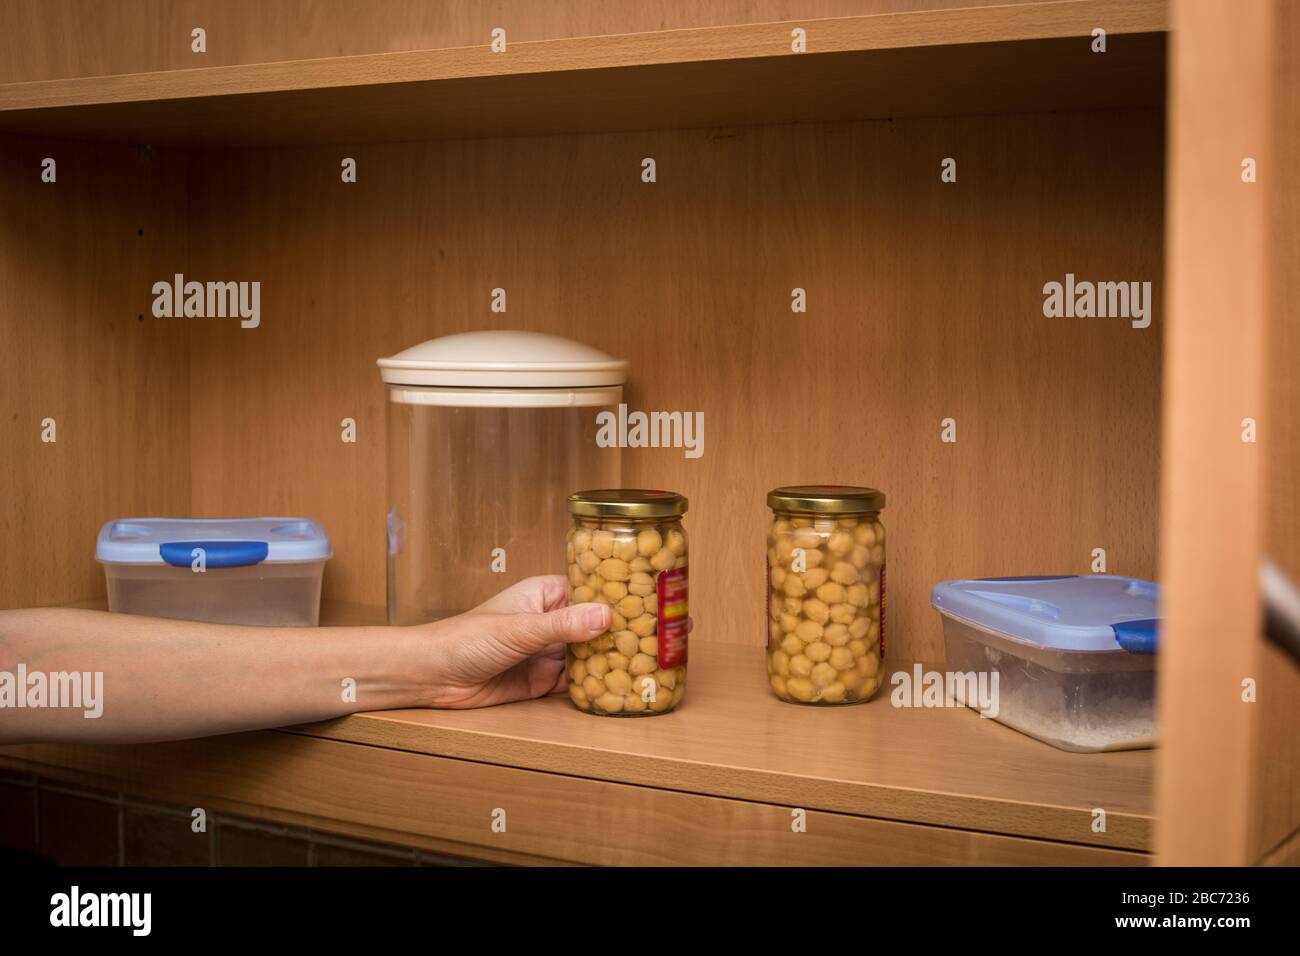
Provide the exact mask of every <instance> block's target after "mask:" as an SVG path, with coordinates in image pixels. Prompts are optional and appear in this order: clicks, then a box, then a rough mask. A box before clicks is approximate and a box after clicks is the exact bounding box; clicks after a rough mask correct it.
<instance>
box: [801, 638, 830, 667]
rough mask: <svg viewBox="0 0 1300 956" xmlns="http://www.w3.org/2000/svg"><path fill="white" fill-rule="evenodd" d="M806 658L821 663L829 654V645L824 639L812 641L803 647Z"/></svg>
mask: <svg viewBox="0 0 1300 956" xmlns="http://www.w3.org/2000/svg"><path fill="white" fill-rule="evenodd" d="M803 652H804V653H805V654H806V655H808V659H809V660H812V661H816V662H817V663H819V664H820V663H821V662H822V661H824V660H826V659H827V658H829V657H830V656H831V646H830V645H829V644H827V643H826V642H825V641H814V642H813V643H811V644H809V645H808V646H807V647H805V648H804V649H803Z"/></svg>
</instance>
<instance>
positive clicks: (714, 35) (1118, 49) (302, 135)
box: [0, 0, 1165, 146]
mask: <svg viewBox="0 0 1300 956" xmlns="http://www.w3.org/2000/svg"><path fill="white" fill-rule="evenodd" d="M1164 21H1165V7H1164V3H1163V2H1162V0H1139V2H1132V0H1125V2H1121V0H1069V2H1057V3H1031V4H1018V5H1009V6H993V7H978V8H970V9H957V10H932V11H923V12H916V13H906V14H894V15H883V16H865V17H844V18H838V19H828V20H815V21H814V20H808V21H800V22H793V21H790V22H785V23H765V24H747V25H737V26H728V27H710V28H704V29H693V30H670V31H659V32H654V33H640V34H623V35H618V36H596V37H582V38H573V39H563V40H545V41H535V42H523V43H514V44H510V45H508V47H507V49H506V51H504V52H494V51H493V50H491V49H490V48H489V47H488V46H487V45H486V39H487V38H486V37H484V43H481V44H479V45H477V46H471V47H459V48H454V49H440V50H423V51H418V52H409V53H389V54H378V55H366V56H355V57H337V56H334V57H329V58H323V59H317V60H300V61H293V62H277V63H264V64H253V65H243V66H224V67H206V68H198V69H190V70H167V71H160V72H153V73H127V74H122V75H115V76H97V77H88V78H80V79H65V80H45V81H38V82H30V83H18V84H6V85H3V86H0V131H15V132H23V133H28V134H34V133H40V134H50V135H63V136H73V137H77V138H82V139H94V138H108V139H116V140H125V141H129V142H136V143H152V144H166V145H180V144H191V145H194V144H197V145H205V146H232V145H240V144H253V143H256V144H262V145H266V144H275V143H309V142H317V143H319V142H374V141H394V140H428V139H442V138H467V137H483V136H502V135H537V134H543V133H558V132H591V131H606V130H627V129H651V128H677V129H682V128H694V127H702V126H717V125H746V124H760V123H783V122H795V121H800V122H809V121H829V120H844V119H859V118H878V117H890V116H914V115H951V114H958V113H989V112H1027V111H1041V110H1052V109H1056V110H1062V109H1085V108H1088V109H1103V108H1111V109H1114V108H1122V107H1127V108H1138V107H1148V108H1150V107H1156V106H1159V105H1161V104H1162V103H1163V99H1164V35H1163V33H1162V32H1161V31H1162V30H1163V29H1164ZM1099 24H1102V25H1104V26H1105V28H1106V29H1107V30H1108V31H1109V33H1111V34H1113V36H1112V37H1111V38H1110V39H1109V40H1108V47H1107V51H1106V53H1105V54H1104V55H1098V54H1096V53H1094V52H1092V49H1091V43H1092V40H1091V38H1090V36H1089V34H1090V31H1091V30H1092V29H1093V27H1095V26H1098V25H1099ZM796 26H798V27H800V28H801V29H804V30H805V31H806V33H807V37H808V40H807V42H808V47H807V52H805V53H801V54H795V53H793V52H792V51H791V31H792V29H793V28H794V27H796ZM738 93H739V94H740V95H738Z"/></svg>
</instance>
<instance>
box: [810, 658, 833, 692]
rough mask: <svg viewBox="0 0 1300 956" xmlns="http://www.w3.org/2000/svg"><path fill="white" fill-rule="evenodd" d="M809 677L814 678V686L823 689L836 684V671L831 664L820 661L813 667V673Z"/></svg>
mask: <svg viewBox="0 0 1300 956" xmlns="http://www.w3.org/2000/svg"><path fill="white" fill-rule="evenodd" d="M809 676H810V677H811V678H812V682H813V685H814V686H816V687H818V688H821V687H825V686H826V685H828V684H831V683H834V681H835V676H836V671H835V668H834V667H832V666H831V665H830V664H828V663H826V662H825V661H820V662H818V663H816V664H814V665H813V669H812V673H811V674H810V675H809Z"/></svg>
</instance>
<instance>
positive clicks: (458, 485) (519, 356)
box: [379, 332, 627, 624]
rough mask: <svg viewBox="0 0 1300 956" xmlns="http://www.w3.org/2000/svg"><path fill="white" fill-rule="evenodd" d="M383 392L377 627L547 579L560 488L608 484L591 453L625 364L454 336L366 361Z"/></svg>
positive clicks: (614, 457) (559, 531)
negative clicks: (384, 591)
mask: <svg viewBox="0 0 1300 956" xmlns="http://www.w3.org/2000/svg"><path fill="white" fill-rule="evenodd" d="M379 366H380V370H381V374H382V376H383V380H384V382H385V384H386V385H387V386H388V620H389V622H390V623H392V624H419V623H422V622H424V621H432V620H436V619H438V618H442V617H448V616H450V615H452V614H458V613H460V612H461V611H465V610H468V609H469V608H471V607H474V606H475V605H477V604H479V603H481V602H482V601H484V600H486V599H487V598H489V597H491V596H492V595H494V594H496V593H497V592H498V591H500V590H501V589H502V588H503V587H505V586H506V585H508V584H510V583H512V582H514V581H518V580H520V579H522V578H525V577H528V576H530V575H534V574H553V573H554V572H555V548H556V542H558V541H559V540H560V537H561V536H562V535H563V534H564V532H565V529H566V527H567V522H566V521H565V517H564V514H563V513H562V512H559V511H558V509H557V508H556V507H555V503H556V502H557V501H562V500H563V499H564V497H565V496H566V495H568V494H569V492H570V491H572V490H573V489H574V488H602V487H614V486H617V485H618V483H619V480H620V460H621V459H620V455H621V452H620V450H619V449H618V448H616V447H614V448H602V447H599V446H598V444H597V440H596V439H597V434H598V431H599V425H598V421H597V416H598V415H599V414H600V413H601V412H610V413H614V412H616V410H617V408H618V405H619V404H620V403H621V402H622V400H623V382H624V380H625V379H626V377H627V362H625V361H622V360H619V359H615V358H611V357H610V356H608V355H606V354H605V353H603V352H600V351H597V350H596V349H593V348H590V347H588V346H586V345H581V344H579V343H577V342H571V341H569V340H568V339H562V338H557V337H555V336H552V335H540V334H537V333H534V332H467V333H464V334H461V335H449V336H446V337H445V338H440V339H432V340H431V341H428V342H425V343H423V344H421V345H417V346H415V347H414V348H410V349H407V350H406V351H405V352H401V353H400V354H398V355H395V356H393V357H392V358H383V359H380V360H379Z"/></svg>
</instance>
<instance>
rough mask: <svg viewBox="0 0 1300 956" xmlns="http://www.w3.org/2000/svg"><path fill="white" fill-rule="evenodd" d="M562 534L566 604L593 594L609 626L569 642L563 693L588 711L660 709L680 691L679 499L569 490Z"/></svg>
mask: <svg viewBox="0 0 1300 956" xmlns="http://www.w3.org/2000/svg"><path fill="white" fill-rule="evenodd" d="M569 513H570V514H571V515H573V527H572V528H571V529H570V531H569V534H568V536H567V538H566V540H565V558H566V561H567V568H568V595H569V603H570V604H581V603H583V602H585V601H598V602H600V603H601V604H608V605H609V606H610V609H611V611H612V620H611V622H610V626H609V630H608V631H607V632H606V633H604V634H602V635H601V636H600V637H597V638H593V639H592V640H590V641H585V642H583V643H579V644H570V645H569V646H568V650H567V652H566V660H567V662H568V679H569V697H570V698H571V699H572V700H573V703H574V704H575V705H577V707H578V708H579V709H581V710H585V711H586V712H587V713H590V714H600V715H602V716H618V717H647V716H651V715H654V714H665V713H667V712H668V711H670V710H672V709H673V708H674V707H676V706H677V705H678V704H680V703H681V701H682V697H683V695H685V693H686V637H687V634H688V633H689V631H690V617H689V616H688V608H687V567H686V565H687V548H686V532H685V531H684V530H682V521H681V516H682V515H683V514H685V513H686V499H685V498H683V497H682V496H681V495H678V494H674V493H673V492H670V491H638V490H630V489H614V490H605V491H582V492H578V493H577V494H574V495H570V496H569Z"/></svg>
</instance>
